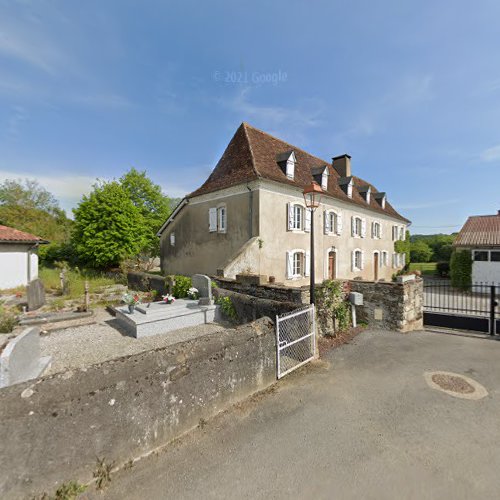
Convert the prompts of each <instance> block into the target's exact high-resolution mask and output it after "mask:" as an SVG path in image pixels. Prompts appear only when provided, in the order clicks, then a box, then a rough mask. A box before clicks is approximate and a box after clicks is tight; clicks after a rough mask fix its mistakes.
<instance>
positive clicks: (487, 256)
mask: <svg viewBox="0 0 500 500" xmlns="http://www.w3.org/2000/svg"><path fill="white" fill-rule="evenodd" d="M453 245H454V247H455V248H457V249H466V250H470V251H471V253H472V282H473V283H500V210H499V211H498V213H497V214H496V215H474V216H471V217H469V218H468V219H467V221H466V222H465V224H464V226H463V227H462V229H461V230H460V232H459V233H458V236H457V238H456V239H455V241H454V243H453Z"/></svg>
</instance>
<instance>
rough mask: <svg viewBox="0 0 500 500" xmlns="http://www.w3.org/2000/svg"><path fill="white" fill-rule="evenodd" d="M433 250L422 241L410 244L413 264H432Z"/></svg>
mask: <svg viewBox="0 0 500 500" xmlns="http://www.w3.org/2000/svg"><path fill="white" fill-rule="evenodd" d="M432 255H433V252H432V248H431V247H430V246H429V245H428V244H427V243H426V242H425V241H422V240H417V241H415V242H414V243H410V258H411V261H412V262H430V260H431V259H432Z"/></svg>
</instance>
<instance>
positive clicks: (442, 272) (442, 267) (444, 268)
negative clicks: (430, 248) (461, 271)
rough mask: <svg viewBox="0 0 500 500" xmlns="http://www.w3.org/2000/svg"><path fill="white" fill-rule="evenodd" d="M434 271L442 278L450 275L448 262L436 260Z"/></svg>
mask: <svg viewBox="0 0 500 500" xmlns="http://www.w3.org/2000/svg"><path fill="white" fill-rule="evenodd" d="M436 273H437V274H438V276H441V277H442V278H447V277H448V276H449V275H450V263H449V262H438V263H437V264H436Z"/></svg>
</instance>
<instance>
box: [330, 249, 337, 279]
mask: <svg viewBox="0 0 500 500" xmlns="http://www.w3.org/2000/svg"><path fill="white" fill-rule="evenodd" d="M336 258H337V254H336V253H335V252H329V253H328V278H329V279H331V280H334V279H336V278H337V271H336V268H337V265H336V264H337V263H336Z"/></svg>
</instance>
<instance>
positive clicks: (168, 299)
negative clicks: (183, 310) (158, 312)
mask: <svg viewBox="0 0 500 500" xmlns="http://www.w3.org/2000/svg"><path fill="white" fill-rule="evenodd" d="M162 298H163V302H165V303H167V304H171V303H172V302H175V297H174V296H173V295H171V294H170V293H168V294H167V295H163V296H162Z"/></svg>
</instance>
